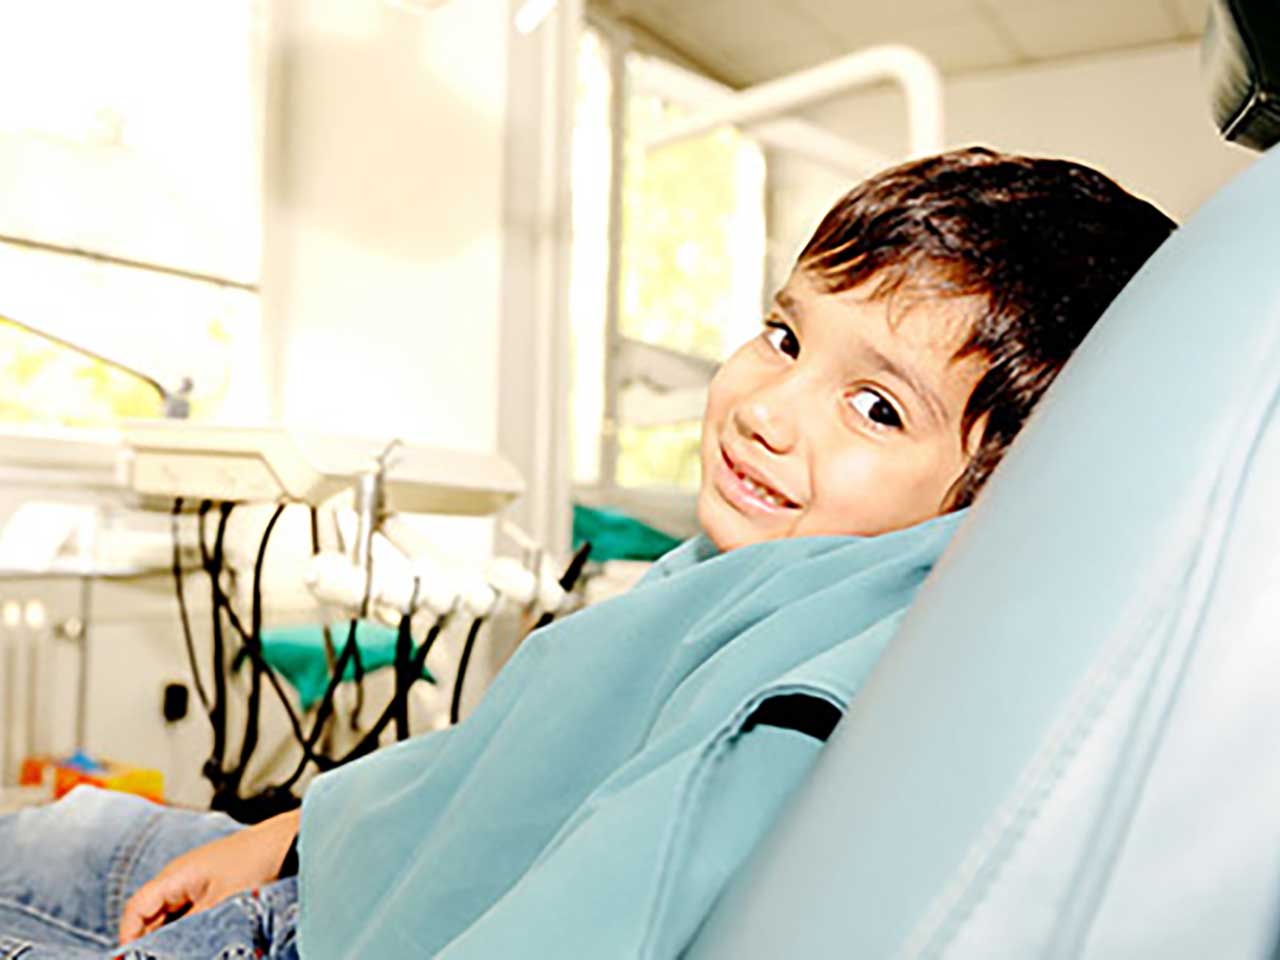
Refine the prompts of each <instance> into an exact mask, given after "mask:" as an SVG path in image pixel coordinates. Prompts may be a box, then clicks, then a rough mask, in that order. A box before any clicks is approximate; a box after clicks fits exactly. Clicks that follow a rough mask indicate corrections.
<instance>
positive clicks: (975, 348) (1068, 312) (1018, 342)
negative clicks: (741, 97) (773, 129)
mask: <svg viewBox="0 0 1280 960" xmlns="http://www.w3.org/2000/svg"><path fill="white" fill-rule="evenodd" d="M1175 226H1176V225H1175V224H1174V222H1173V221H1172V220H1170V219H1169V218H1168V217H1167V216H1165V215H1164V214H1163V213H1161V212H1160V211H1159V210H1157V209H1156V208H1155V207H1154V206H1152V205H1151V204H1150V203H1147V202H1146V201H1145V200H1140V199H1138V198H1137V197H1135V196H1133V195H1131V194H1129V193H1127V192H1125V191H1124V190H1123V189H1121V187H1120V186H1118V185H1117V184H1116V183H1115V182H1114V181H1112V180H1111V179H1109V178H1108V177H1106V176H1103V175H1102V174H1101V173H1099V172H1098V171H1096V170H1092V169H1090V168H1089V167H1086V166H1083V165H1081V164H1078V163H1072V162H1070V161H1067V160H1049V159H1042V158H1034V157H1020V156H1012V155H1009V154H1002V153H997V152H995V151H993V150H988V149H985V148H982V147H971V148H968V149H963V150H953V151H950V152H948V153H943V154H939V155H938V156H934V157H927V158H925V159H922V160H915V161H911V162H908V163H905V164H902V165H901V166H897V167H894V168H892V169H890V170H886V171H884V172H883V173H880V174H877V175H876V176H874V177H872V178H871V179H869V180H867V181H865V182H864V183H862V184H860V185H859V186H857V187H855V188H854V189H853V190H851V191H850V192H849V193H848V194H846V195H845V196H844V197H843V198H842V199H841V200H840V201H839V202H838V203H837V204H836V205H835V207H833V208H832V209H831V211H830V212H829V213H828V214H827V215H826V217H824V218H823V220H822V223H821V224H819V225H818V229H817V232H816V233H814V235H813V238H812V239H811V240H810V241H809V243H808V244H807V245H806V246H805V248H804V250H803V251H801V253H800V257H799V260H798V266H799V267H800V268H802V269H804V270H805V271H806V272H807V273H808V274H809V275H810V276H811V277H813V278H815V279H816V280H817V282H818V283H819V284H820V285H821V286H822V287H823V289H824V290H826V291H827V292H829V293H838V292H843V291H845V290H850V289H852V288H853V287H856V286H858V285H860V284H862V283H864V282H866V281H869V280H870V281H872V287H871V288H870V292H871V295H872V296H873V297H893V296H895V295H896V294H898V293H899V292H900V291H901V292H903V293H908V294H911V295H920V296H924V297H935V296H975V295H976V296H977V297H978V298H979V302H980V303H981V304H982V305H983V306H982V309H980V310H979V311H978V315H977V316H976V318H975V319H974V321H973V324H972V329H971V331H970V333H969V336H968V338H967V339H966V341H965V342H964V344H963V345H962V346H961V348H960V350H959V351H958V352H957V354H956V356H957V357H962V356H966V355H971V354H979V355H981V356H983V357H984V358H986V360H987V362H988V367H987V370H986V373H985V374H984V375H983V377H982V378H981V379H980V380H979V381H978V384H977V386H976V387H975V388H974V391H973V394H972V396H970V398H969V402H968V404H967V405H966V407H965V411H964V417H963V421H962V427H961V429H962V436H964V437H966V438H967V437H968V436H969V434H970V432H971V430H972V429H973V427H974V426H975V425H976V424H977V423H978V422H979V421H980V420H981V419H982V418H983V417H984V416H985V417H986V423H985V426H984V427H983V430H982V435H981V438H980V440H979V443H978V445H977V448H976V450H975V451H974V454H973V456H972V457H971V459H970V461H969V464H968V466H967V467H966V468H965V471H964V472H963V474H961V476H960V478H959V480H957V482H956V483H955V484H954V485H953V486H952V488H951V490H950V491H949V492H948V495H947V502H946V503H945V504H944V508H945V509H959V508H960V507H964V506H967V505H968V504H969V503H971V502H972V501H973V498H974V496H975V495H976V494H977V492H978V490H979V489H981V487H982V485H983V483H985V482H986V479H987V477H988V476H989V475H990V473H991V471H992V470H993V469H994V468H995V465H996V464H997V463H998V462H999V461H1000V458H1001V457H1002V456H1003V455H1004V452H1005V450H1006V449H1007V448H1008V446H1009V444H1010V443H1011V442H1012V441H1013V438H1014V436H1016V435H1017V433H1018V430H1019V429H1021V427H1022V424H1023V422H1024V421H1025V420H1026V418H1027V416H1028V414H1030V412H1031V408H1032V407H1033V406H1034V405H1035V403H1036V401H1037V400H1039V399H1040V395H1041V394H1042V393H1043V392H1044V390H1045V388H1046V387H1047V386H1048V385H1049V383H1050V381H1052V380H1053V378H1054V377H1055V376H1056V375H1057V373H1058V371H1059V370H1060V369H1061V368H1062V365H1063V364H1064V363H1065V362H1066V360H1067V358H1068V357H1069V356H1070V355H1071V352H1072V351H1073V350H1075V348H1076V347H1077V346H1078V345H1079V343H1080V341H1081V340H1083V339H1084V336H1085V334H1086V333H1088V332H1089V330H1090V329H1091V328H1092V327H1093V325H1094V323H1095V322H1096V321H1097V320H1098V318H1099V317H1100V316H1101V315H1102V313H1103V311H1104V310H1106V308H1107V306H1108V305H1109V304H1110V303H1111V301H1112V300H1113V299H1114V298H1115V296H1116V294H1118V293H1119V292H1120V290H1121V288H1123V287H1124V285H1125V284H1126V283H1128V281H1129V278H1130V277H1132V276H1133V275H1134V273H1136V272H1137V270H1138V268H1139V267H1141V266H1142V264H1143V263H1144V262H1146V260H1147V258H1148V257H1150V256H1151V254H1152V253H1153V252H1154V251H1155V249H1156V248H1157V247H1158V246H1160V244H1161V243H1163V242H1164V240H1165V239H1166V238H1167V237H1168V236H1169V234H1170V233H1171V232H1172V231H1173V230H1174V228H1175Z"/></svg>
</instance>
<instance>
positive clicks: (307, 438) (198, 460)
mask: <svg viewBox="0 0 1280 960" xmlns="http://www.w3.org/2000/svg"><path fill="white" fill-rule="evenodd" d="M122 436H123V439H124V444H125V447H126V453H125V457H124V459H123V474H124V479H125V482H126V483H127V485H128V486H129V487H130V488H131V489H132V490H133V491H134V493H136V494H138V495H139V496H140V497H141V498H142V502H143V505H144V506H148V507H154V508H156V509H165V510H168V509H171V508H172V506H173V502H174V501H175V500H176V499H178V498H181V499H182V500H183V501H185V503H186V505H187V507H188V508H189V509H195V508H196V506H198V504H199V503H200V502H201V501H203V500H212V501H215V502H248V501H258V502H262V501H267V502H274V501H281V500H288V501H294V502H297V503H307V504H311V505H313V506H316V505H319V504H321V503H323V502H324V501H326V500H328V499H330V498H331V497H333V496H335V495H337V494H340V493H343V492H345V491H348V490H350V489H351V488H352V485H353V484H354V483H355V482H356V480H357V478H358V477H360V476H361V475H362V474H364V473H367V472H368V471H370V470H376V469H377V461H378V457H379V456H380V455H381V454H382V453H383V452H384V451H385V450H386V449H387V447H388V443H389V439H388V438H380V439H370V438H365V437H339V436H321V435H318V434H309V433H305V432H295V431H292V430H288V429H285V428H283V427H232V426H222V425H213V424H195V423H191V422H190V421H184V422H171V421H130V422H128V423H126V424H125V425H124V427H123V429H122ZM383 476H384V483H385V488H384V489H385V491H386V507H387V509H388V510H391V511H394V512H404V513H436V514H462V515H471V516H482V515H487V514H491V513H496V512H497V511H498V510H500V509H502V508H503V507H504V506H506V505H507V504H508V503H509V502H510V501H511V500H513V499H514V498H515V497H517V496H519V495H520V493H522V492H523V490H524V482H523V479H522V478H521V476H520V474H519V472H518V471H517V470H516V469H515V467H513V466H512V465H511V464H510V462H508V461H507V460H506V459H505V458H503V457H500V456H497V455H495V454H480V453H471V452H468V451H462V450H452V449H448V448H445V447H434V446H427V445H424V444H417V443H399V444H397V445H396V446H395V449H394V451H393V452H392V453H391V455H390V456H389V457H388V458H387V460H386V466H385V468H384V475H383Z"/></svg>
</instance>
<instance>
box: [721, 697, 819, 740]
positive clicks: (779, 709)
mask: <svg viewBox="0 0 1280 960" xmlns="http://www.w3.org/2000/svg"><path fill="white" fill-rule="evenodd" d="M840 716H841V714H840V708H839V707H837V706H836V705H835V704H834V703H832V702H831V701H830V700H824V699H822V697H815V696H812V695H810V694H807V693H787V694H783V695H781V696H777V697H770V698H769V699H768V700H766V701H764V703H762V704H760V706H758V707H756V708H755V710H754V711H752V713H751V716H749V717H747V721H746V723H744V724H743V725H742V732H743V733H750V732H751V730H752V729H753V728H755V727H782V728H783V729H784V730H795V731H797V732H799V733H803V734H806V735H808V736H810V737H813V738H814V739H815V740H821V741H823V742H826V739H827V738H828V737H830V736H831V731H832V730H834V729H835V728H836V724H837V723H839V722H840Z"/></svg>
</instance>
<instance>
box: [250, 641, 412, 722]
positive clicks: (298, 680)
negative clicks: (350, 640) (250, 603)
mask: <svg viewBox="0 0 1280 960" xmlns="http://www.w3.org/2000/svg"><path fill="white" fill-rule="evenodd" d="M350 629H351V623H350V621H345V622H343V623H334V624H330V626H329V636H330V637H332V638H333V646H334V648H335V650H336V651H337V652H339V653H340V652H341V651H342V647H343V645H344V644H345V643H346V642H347V634H348V632H349V631H350ZM356 645H357V646H358V647H359V648H360V662H361V663H362V664H363V665H364V670H365V672H366V673H372V672H373V671H374V670H381V669H382V668H383V667H389V666H391V665H392V664H393V663H395V660H396V631H395V630H393V629H391V628H390V627H384V626H383V625H382V624H380V623H373V622H371V621H368V620H362V621H360V623H359V624H357V626H356ZM262 658H263V659H264V660H266V661H267V664H268V665H269V666H270V667H271V669H273V670H274V671H275V672H276V673H278V674H279V675H280V676H282V677H284V679H286V680H287V681H289V683H290V684H291V685H292V686H293V689H295V690H297V691H298V702H299V703H300V704H301V705H302V709H303V710H309V709H311V707H313V706H314V705H315V704H317V703H319V702H320V698H321V697H323V696H324V691H325V687H327V686H328V685H329V676H330V674H329V660H328V658H327V657H326V656H325V651H324V628H323V627H322V626H320V625H318V624H308V625H304V626H296V627H272V628H270V629H266V630H263V631H262ZM422 676H423V678H424V679H427V680H430V679H431V674H430V673H428V672H427V671H426V670H423V671H422ZM354 677H355V663H354V662H349V663H348V664H347V669H346V672H345V674H344V675H343V679H344V680H351V679H353V678H354Z"/></svg>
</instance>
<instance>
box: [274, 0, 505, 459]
mask: <svg viewBox="0 0 1280 960" xmlns="http://www.w3.org/2000/svg"><path fill="white" fill-rule="evenodd" d="M275 6H276V17H275V22H274V24H273V40H272V43H271V50H270V68H269V69H270V74H269V76H270V79H269V94H268V109H267V170H266V191H265V192H266V203H265V219H266V224H265V233H266V242H265V257H264V269H263V283H262V285H263V295H264V317H263V321H264V326H265V327H266V328H267V332H266V337H267V341H268V343H267V356H268V363H270V364H272V365H273V367H274V373H275V378H276V384H275V392H276V397H275V405H276V411H275V412H276V413H277V415H279V416H281V417H283V418H284V419H286V420H287V421H290V422H291V423H295V424H298V425H305V426H310V427H319V428H323V429H326V430H335V431H343V432H356V433H372V434H374V435H378V434H393V433H394V434H399V435H403V436H406V437H412V438H416V439H420V440H426V441H430V442H434V443H440V444H444V445H448V446H455V447H463V448H468V449H474V450H481V451H488V450H492V449H493V448H494V444H495V440H496V433H497V354H498V349H497V337H498V320H499V283H498V280H499V267H500V263H499V259H500V252H501V243H500V231H501V183H502V159H503V134H504V121H505V99H506V56H507V48H506V41H507V21H506V16H507V13H506V11H507V5H506V3H505V2H504V0H466V2H458V3H451V4H447V5H445V6H443V7H441V8H440V9H438V10H432V11H429V12H426V13H422V14H415V13H413V12H410V11H409V10H407V9H403V8H400V7H396V6H393V5H392V4H389V3H385V2H375V0H367V2H361V3H350V2H349V0H280V2H279V3H277V4H276V5H275Z"/></svg>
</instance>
